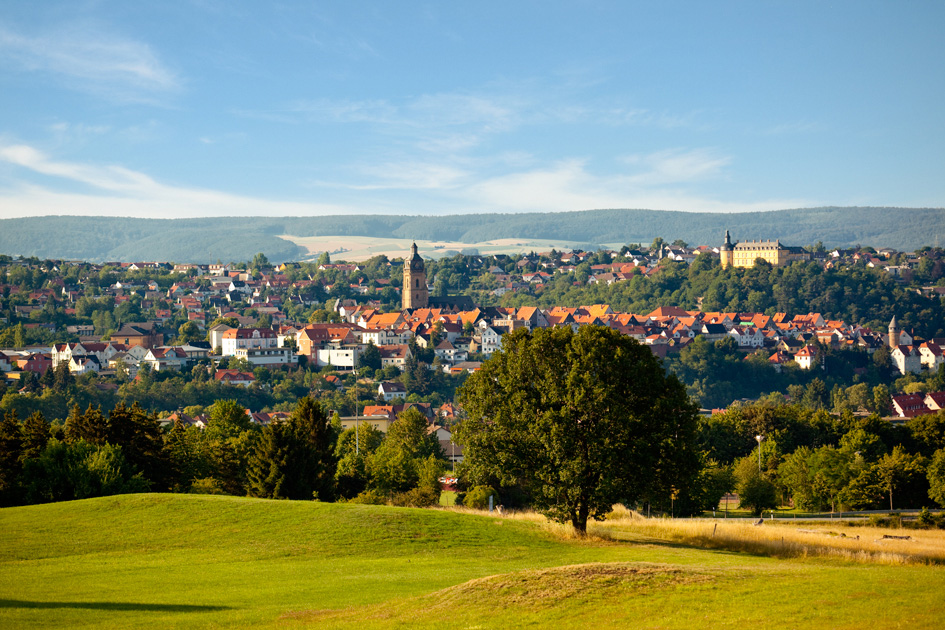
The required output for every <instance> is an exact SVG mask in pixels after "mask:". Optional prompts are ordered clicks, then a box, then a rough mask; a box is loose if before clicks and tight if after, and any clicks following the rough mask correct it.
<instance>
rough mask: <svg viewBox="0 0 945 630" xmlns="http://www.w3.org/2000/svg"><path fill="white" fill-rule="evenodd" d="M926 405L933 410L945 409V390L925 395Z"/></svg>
mask: <svg viewBox="0 0 945 630" xmlns="http://www.w3.org/2000/svg"><path fill="white" fill-rule="evenodd" d="M925 406H926V407H928V408H929V409H931V410H932V411H940V410H942V409H945V392H932V393H930V394H926V395H925Z"/></svg>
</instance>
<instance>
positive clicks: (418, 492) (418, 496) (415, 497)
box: [391, 488, 440, 507]
mask: <svg viewBox="0 0 945 630" xmlns="http://www.w3.org/2000/svg"><path fill="white" fill-rule="evenodd" d="M391 504H393V505H396V506H400V507H430V506H431V505H439V504H440V493H439V492H433V491H432V490H430V489H429V488H414V489H413V490H408V491H407V492H400V493H398V494H395V495H394V497H393V499H391Z"/></svg>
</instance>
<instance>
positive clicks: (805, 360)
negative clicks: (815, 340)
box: [794, 345, 820, 370]
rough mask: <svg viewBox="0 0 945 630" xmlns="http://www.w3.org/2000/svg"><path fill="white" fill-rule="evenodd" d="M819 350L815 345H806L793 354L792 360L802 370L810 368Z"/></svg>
mask: <svg viewBox="0 0 945 630" xmlns="http://www.w3.org/2000/svg"><path fill="white" fill-rule="evenodd" d="M819 355H820V351H819V350H818V349H817V347H816V346H811V345H806V346H804V347H803V348H801V349H800V350H798V351H797V354H795V355H794V361H795V363H797V366H798V367H799V368H801V369H802V370H811V369H813V367H814V365H816V364H817V359H818V356H819Z"/></svg>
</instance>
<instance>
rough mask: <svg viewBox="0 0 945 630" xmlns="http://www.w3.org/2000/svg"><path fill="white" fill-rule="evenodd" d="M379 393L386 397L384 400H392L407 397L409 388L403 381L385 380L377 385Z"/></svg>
mask: <svg viewBox="0 0 945 630" xmlns="http://www.w3.org/2000/svg"><path fill="white" fill-rule="evenodd" d="M377 395H378V396H379V397H381V398H383V399H384V402H390V401H392V400H394V399H396V398H406V397H407V388H406V387H404V386H403V384H402V383H396V382H391V381H384V382H382V383H381V384H379V385H378V386H377Z"/></svg>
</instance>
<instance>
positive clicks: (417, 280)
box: [402, 243, 430, 310]
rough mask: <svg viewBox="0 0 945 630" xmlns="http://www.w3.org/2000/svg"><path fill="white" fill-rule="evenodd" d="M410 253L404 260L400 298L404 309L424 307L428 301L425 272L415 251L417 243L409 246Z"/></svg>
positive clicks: (428, 294)
mask: <svg viewBox="0 0 945 630" xmlns="http://www.w3.org/2000/svg"><path fill="white" fill-rule="evenodd" d="M410 251H411V252H412V255H411V256H410V258H408V259H407V260H405V261H404V286H403V290H402V300H403V307H404V310H406V309H414V308H426V307H427V305H428V304H429V303H430V293H429V291H428V290H427V272H426V268H425V266H424V264H423V258H422V257H421V256H420V254H418V253H417V244H416V243H414V244H413V245H412V246H411V247H410Z"/></svg>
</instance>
